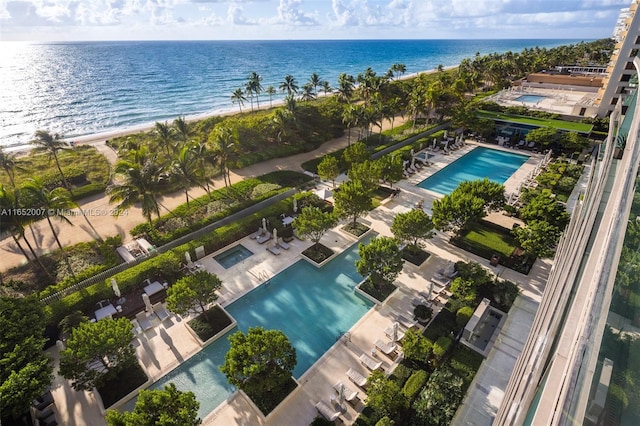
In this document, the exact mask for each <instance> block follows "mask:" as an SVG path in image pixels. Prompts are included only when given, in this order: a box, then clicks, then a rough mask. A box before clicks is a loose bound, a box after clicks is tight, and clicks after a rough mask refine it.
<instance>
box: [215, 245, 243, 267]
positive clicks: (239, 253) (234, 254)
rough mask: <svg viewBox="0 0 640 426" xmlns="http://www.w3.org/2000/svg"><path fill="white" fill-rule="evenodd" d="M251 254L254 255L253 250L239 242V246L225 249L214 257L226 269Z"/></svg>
mask: <svg viewBox="0 0 640 426" xmlns="http://www.w3.org/2000/svg"><path fill="white" fill-rule="evenodd" d="M250 256H253V252H252V251H251V250H249V249H248V248H246V247H245V246H243V245H242V244H238V245H237V246H234V247H231V248H230V249H229V250H227V251H224V252H222V253H220V254H218V255H216V256H214V257H213V258H214V259H215V260H216V262H218V263H219V264H220V265H222V267H223V268H224V269H229V268H231V267H232V266H233V265H236V264H238V263H240V262H242V261H243V260H245V259H246V258H247V257H250Z"/></svg>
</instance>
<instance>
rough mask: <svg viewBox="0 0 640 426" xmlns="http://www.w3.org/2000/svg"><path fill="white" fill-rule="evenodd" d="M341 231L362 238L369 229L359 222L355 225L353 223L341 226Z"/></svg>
mask: <svg viewBox="0 0 640 426" xmlns="http://www.w3.org/2000/svg"><path fill="white" fill-rule="evenodd" d="M341 229H342V230H343V231H345V232H347V233H349V234H351V235H353V236H355V237H357V238H360V237H362V236H363V235H364V234H365V233H366V232H367V231H368V230H369V229H370V228H369V227H368V226H367V225H364V224H362V223H360V222H356V223H355V224H354V223H353V222H350V223H348V224H347V225H345V226H343V227H342V228H341Z"/></svg>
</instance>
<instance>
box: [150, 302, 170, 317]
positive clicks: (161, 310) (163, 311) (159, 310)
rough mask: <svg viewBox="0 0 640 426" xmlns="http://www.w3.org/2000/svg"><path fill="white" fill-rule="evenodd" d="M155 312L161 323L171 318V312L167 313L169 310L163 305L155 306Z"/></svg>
mask: <svg viewBox="0 0 640 426" xmlns="http://www.w3.org/2000/svg"><path fill="white" fill-rule="evenodd" d="M153 312H155V314H156V315H157V317H158V318H159V319H160V321H164V320H167V319H169V318H170V317H171V315H170V314H169V311H167V308H165V307H164V305H163V304H162V303H158V304H156V305H153Z"/></svg>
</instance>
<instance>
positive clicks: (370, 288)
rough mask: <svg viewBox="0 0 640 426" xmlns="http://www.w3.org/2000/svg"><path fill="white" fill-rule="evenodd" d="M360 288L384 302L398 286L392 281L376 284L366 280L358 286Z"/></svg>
mask: <svg viewBox="0 0 640 426" xmlns="http://www.w3.org/2000/svg"><path fill="white" fill-rule="evenodd" d="M358 288H359V289H360V290H361V291H363V292H365V293H367V294H368V295H369V296H371V297H373V298H374V299H376V300H378V301H380V302H384V301H385V300H386V299H387V297H389V296H390V295H391V293H393V292H394V291H395V290H396V289H397V288H398V287H396V286H395V285H393V284H392V283H384V284H381V285H379V286H374V285H373V283H372V282H371V281H369V280H365V281H363V282H362V283H361V284H360V285H359V286H358Z"/></svg>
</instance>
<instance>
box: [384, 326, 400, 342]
mask: <svg viewBox="0 0 640 426" xmlns="http://www.w3.org/2000/svg"><path fill="white" fill-rule="evenodd" d="M384 334H385V336H387V337H388V338H389V339H393V327H388V328H387V329H385V330H384ZM396 337H397V338H398V340H402V338H403V337H404V331H402V330H400V329H398V334H397V335H396Z"/></svg>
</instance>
